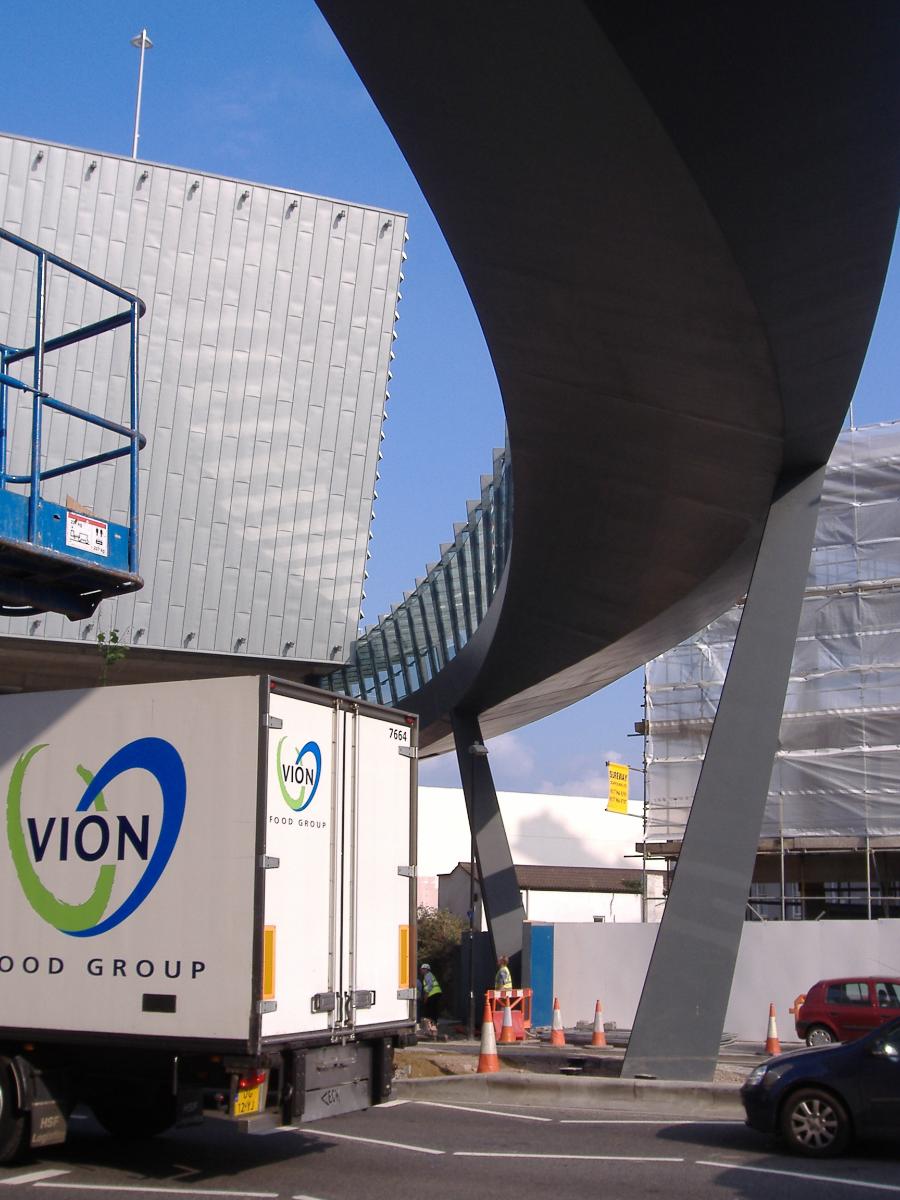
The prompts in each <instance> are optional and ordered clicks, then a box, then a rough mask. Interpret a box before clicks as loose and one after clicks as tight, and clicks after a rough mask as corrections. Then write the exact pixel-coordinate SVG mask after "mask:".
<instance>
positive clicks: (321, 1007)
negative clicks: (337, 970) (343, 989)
mask: <svg viewBox="0 0 900 1200" xmlns="http://www.w3.org/2000/svg"><path fill="white" fill-rule="evenodd" d="M337 998H338V997H337V992H316V994H315V995H314V996H313V998H312V1011H313V1012H314V1013H329V1012H334V1010H335V1009H336V1008H337Z"/></svg>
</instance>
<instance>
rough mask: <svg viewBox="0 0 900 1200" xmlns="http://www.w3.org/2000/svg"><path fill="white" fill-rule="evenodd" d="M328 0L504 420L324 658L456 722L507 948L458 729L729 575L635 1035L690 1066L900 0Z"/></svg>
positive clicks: (713, 976) (847, 361)
mask: <svg viewBox="0 0 900 1200" xmlns="http://www.w3.org/2000/svg"><path fill="white" fill-rule="evenodd" d="M318 3H319V7H320V9H321V10H322V12H323V13H324V15H325V17H326V19H327V20H328V21H329V23H330V24H331V26H332V28H333V29H334V31H335V33H336V34H337V36H338V38H339V39H340V41H341V42H342V44H343V46H344V48H345V50H346V51H347V53H348V55H349V57H350V59H351V61H352V62H353V64H354V66H355V67H356V69H357V71H358V72H359V74H360V76H361V77H362V80H363V82H364V83H365V85H366V87H367V88H368V90H369V92H370V94H371V95H372V97H373V99H374V101H375V103H376V104H377V105H378V107H379V109H380V110H381V112H382V114H383V116H384V118H385V120H386V121H387V123H388V125H389V127H390V128H391V130H392V131H393V133H394V136H395V137H396V139H397V141H398V143H399V145H400V148H401V150H402V151H403V153H404V154H405V156H406V158H407V160H408V161H409V163H410V165H411V166H412V169H413V171H414V172H415V174H416V176H417V178H418V180H419V183H420V185H421V187H422V189H423V191H424V193H425V196H426V198H427V200H428V202H429V203H430V205H431V207H432V209H433V211H434V213H435V215H436V217H437V219H438V222H439V223H440V226H441V228H442V230H443V232H444V234H445V236H446V238H447V241H448V243H449V245H450V248H451V251H452V253H453V255H454V257H455V259H456V262H457V264H458V265H459V268H460V270H461V272H462V275H463V278H464V280H465V282H466V284H467V286H468V289H469V292H470V294H471V297H472V301H473V304H474V306H475V309H476V311H477V313H478V316H479V319H480V321H481V324H482V326H483V329H484V333H485V338H486V340H487V344H488V347H489V350H490V353H491V356H492V359H493V363H494V367H495V369H496V372H497V377H498V380H499V383H500V389H501V393H502V396H503V403H504V407H505V410H506V418H507V427H508V438H509V458H508V461H507V459H506V457H505V456H504V457H503V458H502V459H500V460H498V462H497V464H496V469H495V472H494V475H493V476H491V477H489V479H488V481H487V482H486V484H485V490H484V492H483V495H482V498H481V500H480V501H479V502H478V503H477V504H476V505H474V506H472V508H471V511H470V514H469V521H468V522H467V523H466V524H465V525H464V526H461V527H459V528H458V529H457V531H456V536H455V539H454V542H453V543H452V544H450V545H448V546H446V547H444V548H443V550H442V557H441V562H440V563H438V564H436V566H435V567H434V568H433V569H431V570H429V572H428V573H427V577H426V578H425V579H423V580H422V581H420V582H419V584H418V585H417V588H416V590H415V591H414V592H412V593H410V594H409V595H408V596H407V597H406V598H405V599H404V601H403V602H402V603H401V604H400V605H398V606H397V607H396V608H395V610H394V611H393V612H392V613H391V614H389V615H388V616H387V617H385V618H384V619H382V621H381V622H380V623H379V625H378V626H377V627H376V628H375V629H373V630H369V631H367V633H366V635H365V636H364V637H363V638H362V640H361V641H360V643H359V645H358V646H357V648H356V651H355V655H354V658H353V660H352V662H351V663H350V664H349V666H348V667H347V668H345V670H344V673H343V674H342V676H341V678H340V679H337V678H334V677H332V682H334V683H336V684H339V685H340V686H341V687H342V688H344V689H346V690H349V691H351V692H354V691H356V692H361V693H365V694H368V695H370V696H373V697H375V698H381V699H384V700H387V701H388V702H391V701H394V702H396V703H399V704H402V705H403V706H404V707H406V708H409V709H411V710H413V711H415V712H417V713H418V714H419V716H420V719H421V724H422V745H423V748H424V750H425V752H426V753H427V752H432V753H436V752H439V751H441V750H445V749H448V748H450V747H451V746H452V745H453V744H455V745H456V749H457V753H458V755H459V760H460V765H461V774H462V778H463V783H464V787H465V791H466V798H467V803H468V806H469V814H470V819H471V821H472V823H473V829H474V831H475V836H476V841H477V849H478V858H479V866H480V873H481V876H482V883H483V898H484V902H485V906H486V909H487V911H488V913H489V917H490V921H491V928H492V933H493V936H494V939H495V944H496V945H497V948H498V950H504V951H507V952H508V951H512V952H513V953H515V951H516V950H517V949H518V946H519V945H520V941H519V940H518V939H520V938H521V910H520V907H519V898H518V892H517V889H516V887H515V877H514V874H513V872H512V863H511V861H510V858H509V852H508V848H507V846H506V842H505V838H504V837H503V834H502V823H501V822H499V820H498V817H499V813H498V810H497V807H496V797H495V795H494V790H493V786H492V784H491V780H490V773H489V770H488V767H487V761H486V759H485V758H484V757H483V756H482V755H479V754H477V753H476V754H471V753H470V750H471V747H473V746H475V747H476V748H477V747H478V746H479V745H480V743H481V740H482V737H483V736H491V735H494V734H498V733H501V732H503V731H506V730H510V729H514V728H516V727H518V726H520V725H523V724H526V723H528V722H530V721H533V720H536V719H538V718H540V717H542V716H544V715H546V714H548V713H551V712H554V711H556V710H558V709H560V708H562V707H564V706H566V705H568V704H570V703H572V702H574V701H576V700H578V699H579V698H581V697H583V696H585V695H588V694H589V693H591V692H593V691H595V690H597V689H598V688H599V687H602V686H603V685H605V684H606V683H609V682H610V681H612V680H614V679H617V678H619V677H620V676H622V675H624V674H625V673H627V672H628V671H630V670H632V669H633V668H635V667H636V666H638V665H640V664H641V663H643V662H645V661H646V660H647V659H648V658H650V657H652V656H654V655H656V654H658V653H660V652H661V651H663V650H664V649H666V648H668V647H670V646H672V645H673V644H675V643H676V642H677V641H679V640H680V639H682V638H683V637H685V636H687V635H689V634H690V633H692V632H694V631H695V630H696V629H698V628H700V627H701V626H702V625H704V624H705V623H707V622H708V621H710V620H712V619H713V618H714V617H715V616H717V615H718V614H719V613H721V612H722V611H723V610H724V609H725V608H726V607H728V606H729V605H730V604H731V603H733V601H734V600H735V599H736V598H738V597H740V596H742V595H745V594H746V595H747V603H746V606H745V615H744V619H743V622H742V626H741V631H740V634H739V637H738V641H737V644H736V648H735V653H734V658H733V663H732V669H731V672H730V674H729V678H728V681H727V683H726V687H725V692H724V695H723V699H722V702H721V705H720V709H719V715H718V718H717V720H716V725H715V728H714V731H713V735H712V738H711V741H710V747H709V750H708V753H707V757H706V762H705V765H704V770H703V775H702V777H701V780H700V784H699V786H698V790H697V794H696V797H695V801H694V808H693V812H692V816H691V822H690V826H689V828H688V831H687V836H686V838H685V842H684V846H683V850H682V855H681V859H680V863H679V867H678V872H677V874H676V878H675V882H674V885H673V888H672V891H671V894H670V897H669V900H668V904H667V908H666V914H665V918H664V921H663V923H662V926H661V928H660V931H659V935H658V938H657V944H656V950H655V953H654V957H653V961H652V963H651V967H650V971H649V974H648V977H647V982H646V984H645V989H644V994H643V998H642V1002H641V1005H640V1009H639V1012H638V1016H637V1020H636V1022H635V1028H634V1034H633V1036H632V1040H631V1045H630V1047H629V1052H628V1057H627V1058H626V1062H625V1073H626V1074H653V1075H658V1076H662V1077H670V1078H695V1079H701V1078H704V1077H708V1076H709V1074H710V1072H711V1070H712V1065H713V1064H714V1062H715V1054H716V1051H717V1049H718V1043H719V1036H720V1033H721V1029H722V1025H723V1023H724V1013H725V1005H726V1004H727V998H728V992H729V988H730V981H731V973H732V971H733V966H734V959H735V955H736V951H737V945H738V942H739V939H740V932H741V924H742V919H743V911H744V904H745V901H746V896H747V890H748V885H749V880H750V872H751V870H752V862H753V857H754V854H755V848H756V842H757V838H758V833H759V827H760V820H761V816H762V811H763V807H762V806H763V804H764V800H765V793H766V785H767V783H768V776H769V773H770V771H771V763H772V756H773V753H774V748H775V738H776V736H777V729H778V720H779V717H780V712H781V707H782V703H783V697H784V689H785V685H786V681H787V674H788V670H789V666H790V660H791V653H792V649H793V642H794V637H795V633H796V623H797V618H798V614H799V605H800V600H801V596H802V591H803V585H804V581H805V575H806V564H807V563H808V558H809V552H810V547H811V544H812V534H813V530H814V527H815V510H816V505H817V502H818V494H819V489H820V485H821V477H822V472H823V470H824V465H825V463H826V461H827V459H828V456H829V453H830V451H831V448H832V446H833V443H834V440H835V438H836V436H837V434H838V432H839V430H840V427H841V424H842V422H843V419H844V415H845V413H846V410H847V406H848V403H849V401H850V398H851V396H852V393H853V388H854V386H855V383H856V380H857V377H858V375H859V371H860V367H861V364H862V361H863V356H864V354H865V351H866V347H867V344H868V340H869V335H870V332H871V329H872V324H873V321H874V318H875V314H876V311H877V308H878V303H879V298H880V295H881V290H882V285H883V281H884V275H885V271H886V266H887V262H888V257H889V254H890V249H891V244H892V240H893V237H894V232H895V226H896V220H897V202H898V193H900V178H898V176H900V158H898V156H897V153H896V135H897V129H898V128H900V82H898V74H897V69H896V67H897V62H898V51H900V23H898V22H897V20H896V6H895V5H894V4H893V2H892V0H872V2H871V3H869V4H866V5H865V6H861V7H860V6H854V5H849V4H847V3H846V2H845V0H821V2H820V3H818V4H816V5H809V4H805V3H799V2H795V0H789V2H788V3H784V2H783V0H761V2H760V3H758V4H755V5H753V6H751V7H747V6H743V5H723V4H705V3H697V4H688V3H671V2H670V0H608V2H604V0H594V2H584V0H559V2H558V3H555V4H554V5H552V6H550V5H546V4H539V3H536V2H526V3H521V2H511V0H508V2H499V0H498V2H497V3H490V4H485V3H479V2H476V0H461V2H460V3H457V4H454V5H452V6H443V5H435V4H422V3H419V2H416V0H397V2H396V3H394V4H391V5H388V6H384V5H378V6H373V5H360V4H358V3H355V2H354V0H318ZM472 434H473V437H476V436H477V434H478V431H477V430H473V431H472ZM510 472H512V477H513V478H514V485H515V486H514V491H513V489H512V487H511V485H510ZM711 897H713V898H714V903H711V902H710V898H711ZM673 1047H677V1048H678V1049H677V1051H676V1050H673Z"/></svg>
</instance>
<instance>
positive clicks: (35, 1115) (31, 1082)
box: [0, 1055, 68, 1149]
mask: <svg viewBox="0 0 900 1200" xmlns="http://www.w3.org/2000/svg"><path fill="white" fill-rule="evenodd" d="M3 1066H6V1067H9V1069H10V1070H11V1071H12V1078H13V1080H14V1082H15V1087H16V1093H17V1095H16V1098H17V1101H18V1106H19V1108H20V1109H21V1110H22V1112H24V1113H27V1114H28V1145H29V1146H30V1147H31V1148H32V1149H42V1148H43V1147H44V1146H58V1145H60V1144H61V1143H62V1142H64V1141H65V1140H66V1127H67V1120H66V1108H67V1107H68V1105H67V1102H66V1099H65V1097H64V1093H65V1087H64V1080H62V1079H60V1078H58V1077H57V1075H56V1074H55V1073H54V1072H49V1073H47V1074H45V1073H44V1072H43V1071H40V1070H39V1069H37V1068H36V1067H35V1066H34V1065H33V1064H32V1063H30V1062H29V1061H28V1060H27V1059H25V1058H23V1057H22V1056H21V1055H15V1056H14V1057H12V1058H5V1057H3V1058H0V1067H3Z"/></svg>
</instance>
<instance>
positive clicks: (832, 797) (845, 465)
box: [646, 422, 900, 918]
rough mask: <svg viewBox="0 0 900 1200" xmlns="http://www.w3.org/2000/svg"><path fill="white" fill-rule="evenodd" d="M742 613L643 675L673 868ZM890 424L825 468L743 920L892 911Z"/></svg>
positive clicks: (899, 700)
mask: <svg viewBox="0 0 900 1200" xmlns="http://www.w3.org/2000/svg"><path fill="white" fill-rule="evenodd" d="M741 612H742V606H741V605H740V604H738V605H735V607H734V608H732V609H730V610H729V611H728V612H727V613H725V614H724V615H723V616H722V617H720V618H719V619H718V620H716V621H714V622H713V623H712V624H711V625H709V626H707V627H706V628H705V629H703V630H701V631H700V632H699V633H698V634H696V635H695V636H694V637H692V638H689V639H688V640H687V641H685V642H682V643H681V644H680V645H678V646H676V647H675V648H674V649H672V650H670V651H667V652H666V653H665V654H663V655H660V657H658V658H657V659H655V660H653V662H651V663H649V664H648V665H647V668H646V702H647V725H646V734H647V842H648V844H654V845H656V846H659V845H664V846H666V847H668V851H667V854H666V856H667V857H670V858H674V857H675V856H676V854H677V847H678V845H679V844H680V840H681V837H682V836H683V832H684V827H685V824H686V822H687V817H688V813H689V811H690V806H691V802H692V800H693V795H694V789H695V787H696V783H697V779H698V777H699V774H700V767H701V764H702V761H703V755H704V753H705V751H706V745H707V741H708V738H709V733H710V730H711V728H712V722H713V719H714V717H715V713H716V708H717V705H718V701H719V696H720V695H721V691H722V686H723V683H724V680H725V673H726V671H727V669H728V664H729V661H730V658H731V651H732V647H733V645H734V639H735V636H736V633H737V627H738V624H739V622H740V617H741ZM894 851H898V852H900V424H898V423H894V422H892V423H889V424H882V425H876V426H869V427H865V428H861V429H851V430H849V431H847V432H845V433H844V434H842V435H841V437H840V438H839V440H838V443H837V445H836V447H835V451H834V454H833V455H832V458H831V461H830V463H829V466H828V471H827V474H826V479H825V486H824V490H823V495H822V504H821V509H820V513H819V519H818V524H817V529H816V538H815V545H814V548H813V552H812V556H811V559H810V568H809V576H808V580H807V587H806V594H805V597H804V601H803V606H802V612H801V617H800V626H799V631H798V637H797V644H796V647H795V651H794V659H793V664H792V667H791V677H790V682H789V685H788V690H787V695H786V698H785V707H784V715H783V718H782V722H781V731H780V737H779V746H778V751H777V754H776V758H775V764H774V768H773V771H772V778H771V782H770V785H769V796H768V802H767V805H766V813H765V819H764V822H763V828H762V830H761V842H760V857H759V858H758V860H757V872H756V874H755V876H754V888H753V891H752V893H751V898H750V903H751V905H752V910H751V912H750V914H749V915H755V916H757V917H780V918H791V917H807V918H808V917H811V916H812V917H815V916H830V915H836V914H840V915H841V916H863V917H866V916H867V917H870V918H871V917H873V916H900V853H895V852H894Z"/></svg>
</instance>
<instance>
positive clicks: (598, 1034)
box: [591, 1000, 606, 1046]
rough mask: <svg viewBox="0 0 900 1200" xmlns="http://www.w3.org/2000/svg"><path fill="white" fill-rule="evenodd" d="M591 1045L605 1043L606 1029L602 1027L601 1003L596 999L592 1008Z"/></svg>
mask: <svg viewBox="0 0 900 1200" xmlns="http://www.w3.org/2000/svg"><path fill="white" fill-rule="evenodd" d="M591 1045H592V1046H605V1045H606V1031H605V1029H604V1028H603V1005H602V1004H601V1003H600V1001H599V1000H598V1001H597V1005H596V1007H595V1009H594V1032H593V1033H592V1034H591Z"/></svg>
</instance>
